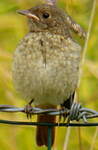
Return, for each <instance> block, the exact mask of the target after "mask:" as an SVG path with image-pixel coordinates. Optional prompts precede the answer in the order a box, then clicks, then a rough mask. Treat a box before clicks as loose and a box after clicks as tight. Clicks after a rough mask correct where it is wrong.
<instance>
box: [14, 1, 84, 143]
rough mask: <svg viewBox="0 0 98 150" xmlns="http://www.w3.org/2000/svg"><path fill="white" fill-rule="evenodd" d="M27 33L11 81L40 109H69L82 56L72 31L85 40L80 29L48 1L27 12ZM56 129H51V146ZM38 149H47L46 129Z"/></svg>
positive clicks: (45, 117) (39, 135)
mask: <svg viewBox="0 0 98 150" xmlns="http://www.w3.org/2000/svg"><path fill="white" fill-rule="evenodd" d="M18 12H19V13H20V14H22V15H25V16H27V18H28V21H29V29H30V30H29V33H28V34H27V35H26V36H25V37H24V38H23V39H22V40H21V41H20V43H19V45H18V46H17V48H16V51H15V54H14V62H13V80H14V84H15V87H16V89H17V90H18V91H19V93H20V94H21V95H22V96H23V97H24V99H25V100H27V102H29V101H31V100H33V103H34V105H35V106H37V107H39V108H45V109H47V108H57V106H58V105H63V106H64V107H66V108H69V109H70V107H71V104H72V101H73V98H74V93H75V90H76V88H77V85H78V79H79V68H80V61H81V55H82V48H81V46H80V45H79V44H78V43H77V42H76V41H75V40H74V39H73V38H72V36H71V31H73V32H75V33H77V34H78V35H79V36H80V37H85V32H84V31H83V29H82V28H81V27H80V25H78V24H77V23H75V22H74V21H73V20H72V18H71V17H70V16H69V15H68V14H67V13H65V12H64V11H63V10H61V9H60V8H58V7H57V6H56V4H55V0H48V1H47V3H46V4H41V5H38V6H36V7H33V8H31V9H28V10H20V11H18ZM37 121H38V122H51V123H54V122H55V121H56V117H55V116H50V115H38V119H37ZM54 137H55V129H54V127H53V128H52V145H53V143H54ZM36 141H37V145H39V146H42V145H46V146H47V127H45V126H44V127H43V126H38V127H37V135H36Z"/></svg>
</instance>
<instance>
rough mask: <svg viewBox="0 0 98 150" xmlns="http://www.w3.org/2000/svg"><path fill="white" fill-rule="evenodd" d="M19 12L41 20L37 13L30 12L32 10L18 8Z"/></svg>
mask: <svg viewBox="0 0 98 150" xmlns="http://www.w3.org/2000/svg"><path fill="white" fill-rule="evenodd" d="M17 12H18V13H19V14H21V15H25V16H27V17H29V18H33V19H35V20H38V21H39V18H38V17H37V16H36V15H34V14H32V13H31V12H30V10H18V11H17Z"/></svg>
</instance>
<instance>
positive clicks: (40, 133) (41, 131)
mask: <svg viewBox="0 0 98 150" xmlns="http://www.w3.org/2000/svg"><path fill="white" fill-rule="evenodd" d="M41 108H42V107H41ZM48 108H49V107H48ZM52 108H53V107H52ZM37 122H46V123H55V122H56V116H52V115H38V116H37ZM36 132H37V133H36V143H37V145H38V146H43V145H46V146H47V145H48V127H47V126H37V131H36ZM51 136H52V139H51V142H52V145H53V144H54V140H55V127H52V129H51Z"/></svg>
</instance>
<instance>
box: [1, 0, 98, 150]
mask: <svg viewBox="0 0 98 150" xmlns="http://www.w3.org/2000/svg"><path fill="white" fill-rule="evenodd" d="M40 1H41V0H40ZM38 2H39V0H37V1H35V0H14V1H13V0H0V104H10V105H15V106H19V107H22V106H24V105H25V102H24V101H22V99H21V97H20V96H19V95H18V94H17V92H16V90H15V89H14V87H13V82H12V75H11V66H12V55H13V53H14V51H15V48H16V45H17V44H18V42H19V40H20V39H21V38H22V37H23V36H24V35H25V34H26V33H27V32H28V26H27V20H26V18H25V17H23V16H20V15H18V14H17V13H16V10H17V9H24V8H30V7H31V6H34V5H35V3H38ZM93 2H94V0H82V1H81V0H69V1H67V0H66V1H65V0H58V5H59V6H60V7H62V8H63V9H66V11H67V12H68V13H69V14H70V15H71V16H72V17H73V18H74V19H75V20H76V21H77V22H78V23H79V24H81V26H83V27H84V29H85V30H86V31H87V29H88V26H89V23H90V16H91V10H92V6H93ZM97 14H98V2H97V5H96V10H95V15H94V18H93V23H92V28H91V32H90V38H89V41H88V47H87V50H86V55H85V59H84V64H83V66H82V75H81V80H80V85H79V88H78V90H77V93H78V98H77V99H78V100H79V102H81V103H82V105H83V106H85V107H88V108H92V109H95V110H97V111H98V15H97ZM79 41H80V40H79ZM80 42H81V43H82V45H83V41H82V40H81V41H80ZM0 119H8V120H20V121H23V120H24V121H27V119H26V116H25V115H24V114H12V113H0ZM32 120H33V121H35V117H32ZM93 121H94V122H95V121H97V122H98V119H93ZM66 130H67V129H66V128H58V133H57V134H58V136H57V139H56V144H55V148H54V149H55V150H63V145H64V142H65V141H64V139H65V136H66ZM96 135H97V136H96ZM94 138H95V139H94ZM93 139H94V142H95V143H93ZM97 140H98V128H96V127H92V128H81V129H79V128H71V131H70V137H69V140H68V149H66V150H69V149H70V150H98V142H97ZM93 144H94V145H93ZM93 146H94V147H93ZM45 149H46V148H43V147H42V148H38V147H37V146H36V143H35V128H34V127H32V128H31V127H24V126H21V127H20V126H10V125H1V124H0V150H45Z"/></svg>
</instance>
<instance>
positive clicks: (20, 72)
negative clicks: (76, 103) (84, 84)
mask: <svg viewBox="0 0 98 150" xmlns="http://www.w3.org/2000/svg"><path fill="white" fill-rule="evenodd" d="M81 52H82V50H81V47H80V46H79V45H78V44H77V43H76V42H74V41H72V40H71V39H70V38H69V39H65V38H64V37H63V36H60V35H55V34H54V35H52V34H50V33H48V32H45V33H42V32H39V33H29V34H28V35H26V36H25V38H24V39H23V40H22V41H21V42H20V44H19V45H18V47H17V49H16V51H15V54H14V63H13V80H14V84H15V87H16V89H17V90H18V92H19V93H20V94H21V95H22V96H23V97H24V98H25V99H26V100H28V101H29V100H31V99H34V103H35V104H38V105H39V104H52V105H58V104H61V103H63V101H64V100H66V99H67V98H68V97H69V96H70V94H71V93H73V92H74V90H75V89H76V87H77V84H78V76H79V66H80V60H81Z"/></svg>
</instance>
